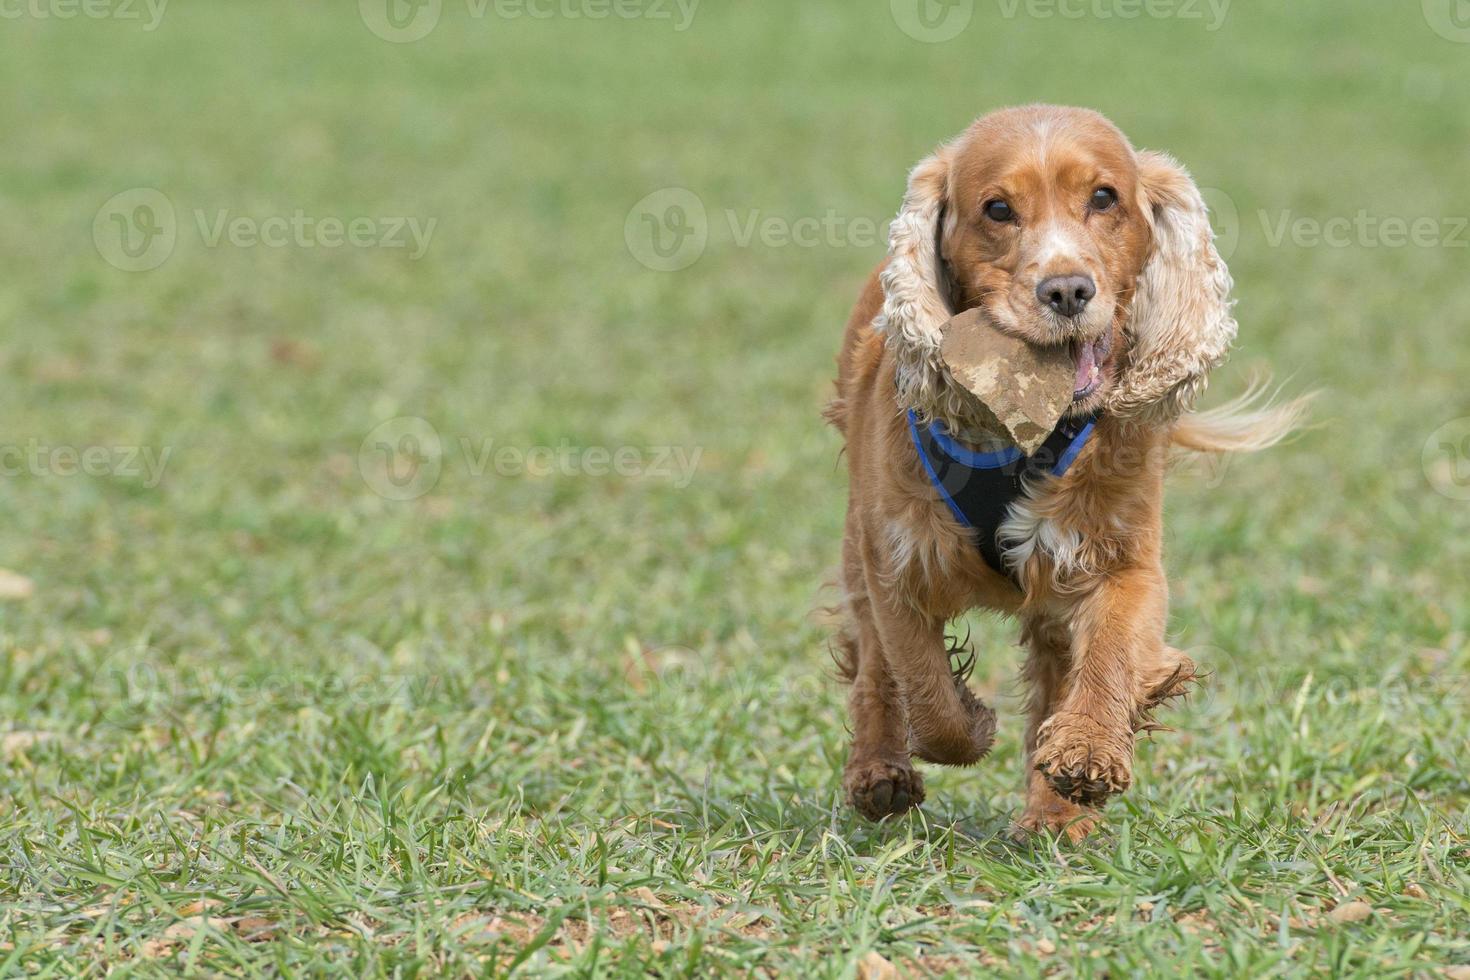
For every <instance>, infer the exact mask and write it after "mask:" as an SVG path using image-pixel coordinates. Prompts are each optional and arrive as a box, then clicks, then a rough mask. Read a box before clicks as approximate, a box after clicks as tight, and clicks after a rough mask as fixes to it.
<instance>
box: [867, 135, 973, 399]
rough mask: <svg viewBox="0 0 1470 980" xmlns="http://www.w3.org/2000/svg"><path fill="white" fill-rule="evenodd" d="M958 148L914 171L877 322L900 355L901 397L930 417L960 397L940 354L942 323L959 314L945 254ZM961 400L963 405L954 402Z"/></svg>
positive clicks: (894, 230)
mask: <svg viewBox="0 0 1470 980" xmlns="http://www.w3.org/2000/svg"><path fill="white" fill-rule="evenodd" d="M949 163H950V150H949V148H948V147H940V148H939V150H938V151H937V152H935V154H934V155H933V156H930V157H926V158H925V159H924V160H922V161H920V163H919V165H918V166H916V167H915V168H914V169H913V171H912V172H911V173H910V174H909V181H908V191H907V193H905V195H904V199H903V208H902V209H901V210H900V211H899V212H898V217H896V218H894V219H893V224H892V225H891V226H890V227H889V232H888V262H887V264H886V265H885V266H884V268H883V272H882V274H881V276H880V277H879V278H880V281H881V282H882V284H883V309H882V311H881V312H880V313H879V314H878V316H877V317H876V318H875V319H874V321H873V329H874V330H875V331H877V332H878V333H880V334H882V335H883V336H884V340H885V343H887V345H888V349H889V350H890V351H892V352H893V355H894V359H895V360H896V361H897V362H898V363H897V382H898V397H899V403H900V404H901V405H903V406H904V407H906V408H913V409H915V410H917V411H918V412H919V413H920V414H921V415H924V416H928V417H941V418H943V417H946V416H947V415H949V414H950V413H947V412H946V410H945V409H946V405H945V404H944V403H946V402H948V401H950V400H957V399H958V397H959V395H958V393H957V391H956V390H955V388H954V386H953V385H949V384H947V383H946V381H945V379H946V376H947V372H946V371H945V368H944V362H943V361H942V360H941V358H940V341H941V339H942V336H941V328H942V327H943V326H944V324H945V323H946V322H947V321H948V320H949V319H950V317H951V316H953V315H954V314H953V311H952V310H951V307H950V299H949V288H950V287H949V280H948V276H947V274H946V272H945V266H944V257H943V256H942V255H941V254H940V241H941V237H942V235H943V231H944V229H943V227H942V226H943V223H944V222H945V221H946V220H950V221H953V220H954V209H953V208H950V207H949V202H948V193H949V191H948V185H949ZM949 407H952V408H953V407H957V406H949Z"/></svg>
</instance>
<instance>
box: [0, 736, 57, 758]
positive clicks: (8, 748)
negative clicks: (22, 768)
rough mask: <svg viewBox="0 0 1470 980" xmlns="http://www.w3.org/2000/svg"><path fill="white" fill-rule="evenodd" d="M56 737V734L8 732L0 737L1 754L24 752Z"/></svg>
mask: <svg viewBox="0 0 1470 980" xmlns="http://www.w3.org/2000/svg"><path fill="white" fill-rule="evenodd" d="M55 737H56V733H55V732H6V733H5V734H4V735H0V752H3V753H4V754H5V755H11V754H12V753H15V752H22V751H24V750H26V749H28V748H30V747H31V746H33V745H39V744H40V743H42V742H49V741H51V740H52V739H53V738H55Z"/></svg>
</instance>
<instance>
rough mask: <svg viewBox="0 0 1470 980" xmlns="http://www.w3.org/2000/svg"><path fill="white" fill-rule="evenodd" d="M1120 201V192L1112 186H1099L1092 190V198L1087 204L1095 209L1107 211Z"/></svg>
mask: <svg viewBox="0 0 1470 980" xmlns="http://www.w3.org/2000/svg"><path fill="white" fill-rule="evenodd" d="M1117 203H1118V192H1117V191H1115V190H1113V189H1112V188H1111V187H1099V188H1098V189H1097V190H1095V191H1093V192H1092V200H1090V201H1088V202H1087V204H1088V206H1089V207H1091V208H1092V210H1094V211H1106V210H1108V209H1109V208H1111V207H1112V206H1113V205H1114V204H1117Z"/></svg>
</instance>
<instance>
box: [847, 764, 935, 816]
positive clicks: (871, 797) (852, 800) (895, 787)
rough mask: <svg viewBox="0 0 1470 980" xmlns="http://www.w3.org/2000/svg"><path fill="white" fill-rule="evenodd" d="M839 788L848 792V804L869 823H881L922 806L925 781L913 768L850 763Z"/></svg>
mask: <svg viewBox="0 0 1470 980" xmlns="http://www.w3.org/2000/svg"><path fill="white" fill-rule="evenodd" d="M842 785H843V787H844V788H845V789H846V790H847V802H848V803H849V804H850V805H851V806H852V808H853V809H854V810H856V811H857V812H858V813H861V814H862V815H863V816H865V817H867V818H868V819H869V820H882V819H883V818H884V817H889V816H894V815H896V814H899V813H903V812H904V811H906V810H909V809H912V808H913V807H916V806H918V805H919V804H920V803H923V802H924V777H923V776H920V775H919V773H918V770H916V769H914V768H913V767H912V766H906V765H899V764H895V763H890V762H863V763H857V764H852V763H849V764H848V767H847V771H846V772H845V773H843V776H842Z"/></svg>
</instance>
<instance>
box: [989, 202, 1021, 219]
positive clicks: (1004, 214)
mask: <svg viewBox="0 0 1470 980" xmlns="http://www.w3.org/2000/svg"><path fill="white" fill-rule="evenodd" d="M1015 216H1016V212H1014V211H1012V210H1011V206H1010V205H1009V204H1007V203H1006V202H1005V201H1000V200H996V201H991V202H990V203H989V204H987V205H985V217H987V218H989V219H990V220H991V221H1000V222H1006V221H1010V220H1011V219H1012V218H1014V217H1015Z"/></svg>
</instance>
